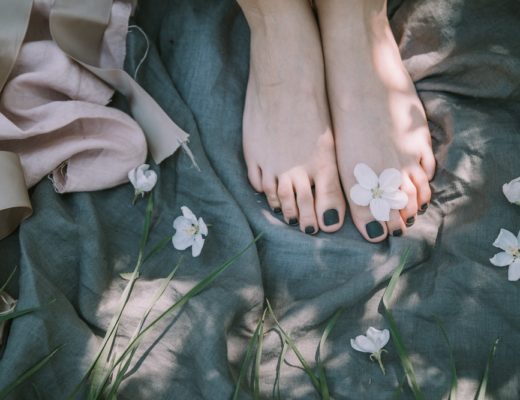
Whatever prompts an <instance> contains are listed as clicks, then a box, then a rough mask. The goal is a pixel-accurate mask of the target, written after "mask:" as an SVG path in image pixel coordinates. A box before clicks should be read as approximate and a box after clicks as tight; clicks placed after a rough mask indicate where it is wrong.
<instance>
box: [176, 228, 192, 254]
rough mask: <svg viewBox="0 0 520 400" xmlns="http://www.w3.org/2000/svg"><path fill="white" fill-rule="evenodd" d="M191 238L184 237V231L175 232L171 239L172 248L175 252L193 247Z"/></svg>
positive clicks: (189, 236)
mask: <svg viewBox="0 0 520 400" xmlns="http://www.w3.org/2000/svg"><path fill="white" fill-rule="evenodd" d="M193 242H194V240H193V236H192V235H186V234H185V233H184V231H182V230H181V231H177V232H176V233H175V235H173V237H172V243H173V247H175V248H176V249H177V250H186V249H187V248H188V247H190V246H192V245H193Z"/></svg>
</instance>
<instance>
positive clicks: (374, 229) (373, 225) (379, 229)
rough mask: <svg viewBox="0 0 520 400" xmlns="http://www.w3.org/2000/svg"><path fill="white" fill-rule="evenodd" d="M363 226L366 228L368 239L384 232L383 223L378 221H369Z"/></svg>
mask: <svg viewBox="0 0 520 400" xmlns="http://www.w3.org/2000/svg"><path fill="white" fill-rule="evenodd" d="M365 228H366V229H367V234H368V237H369V238H370V239H375V238H376V237H379V236H381V235H382V234H383V233H385V229H384V228H383V225H381V223H380V222H378V221H372V222H369V223H368V224H366V225H365Z"/></svg>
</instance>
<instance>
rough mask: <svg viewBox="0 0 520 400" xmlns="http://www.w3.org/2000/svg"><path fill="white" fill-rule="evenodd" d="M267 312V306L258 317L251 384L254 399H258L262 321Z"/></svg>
mask: <svg viewBox="0 0 520 400" xmlns="http://www.w3.org/2000/svg"><path fill="white" fill-rule="evenodd" d="M266 313H267V308H266V309H264V313H263V314H262V318H261V319H260V330H259V332H258V341H257V346H256V356H255V375H254V377H255V379H254V384H253V398H254V399H255V400H259V399H260V364H261V362H262V348H263V344H264V323H265V314H266Z"/></svg>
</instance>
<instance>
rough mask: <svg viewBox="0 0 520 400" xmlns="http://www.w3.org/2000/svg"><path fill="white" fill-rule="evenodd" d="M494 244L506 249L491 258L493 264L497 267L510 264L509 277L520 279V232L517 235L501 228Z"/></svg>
mask: <svg viewBox="0 0 520 400" xmlns="http://www.w3.org/2000/svg"><path fill="white" fill-rule="evenodd" d="M493 246H495V247H498V248H499V249H502V250H504V251H502V252H500V253H497V254H495V255H494V256H493V258H490V259H489V261H491V264H493V265H496V266H497V267H507V266H509V270H508V274H507V279H509V280H510V281H517V280H519V279H520V232H518V236H515V235H514V234H512V233H511V232H509V231H508V230H506V229H500V233H499V234H498V237H497V238H496V240H495V242H494V243H493Z"/></svg>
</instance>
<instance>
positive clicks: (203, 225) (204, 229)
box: [199, 217, 208, 236]
mask: <svg viewBox="0 0 520 400" xmlns="http://www.w3.org/2000/svg"><path fill="white" fill-rule="evenodd" d="M199 232H200V233H202V234H203V235H204V236H207V234H208V227H207V225H206V223H205V222H204V220H203V219H202V217H199Z"/></svg>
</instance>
